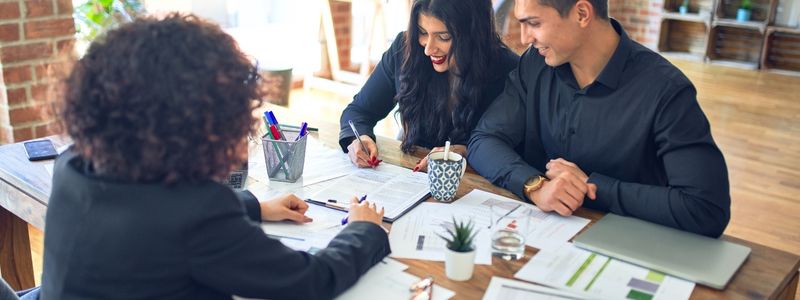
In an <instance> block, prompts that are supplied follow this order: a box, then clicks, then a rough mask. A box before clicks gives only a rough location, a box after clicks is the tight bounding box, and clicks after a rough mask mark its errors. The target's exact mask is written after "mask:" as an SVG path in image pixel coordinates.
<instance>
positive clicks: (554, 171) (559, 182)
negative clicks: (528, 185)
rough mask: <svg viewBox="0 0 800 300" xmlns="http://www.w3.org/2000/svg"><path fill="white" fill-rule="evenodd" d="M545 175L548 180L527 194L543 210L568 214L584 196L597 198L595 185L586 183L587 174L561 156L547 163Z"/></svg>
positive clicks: (581, 203) (577, 206)
mask: <svg viewBox="0 0 800 300" xmlns="http://www.w3.org/2000/svg"><path fill="white" fill-rule="evenodd" d="M545 176H547V178H549V179H550V181H547V182H545V183H544V184H543V185H542V188H540V189H538V190H536V191H533V192H531V193H530V194H529V195H528V198H530V199H531V201H533V203H535V204H536V206H538V207H539V208H540V209H541V210H543V211H556V212H558V213H559V214H560V215H562V216H569V215H572V213H573V212H574V211H575V210H577V209H578V208H580V207H581V205H583V199H584V197H589V199H592V200H594V199H596V198H597V185H595V184H594V183H588V182H587V180H588V179H589V176H586V173H584V172H583V170H581V169H580V168H579V167H578V166H577V165H576V164H574V163H572V162H569V161H567V160H564V159H562V158H559V159H556V160H551V161H550V162H549V163H547V173H545Z"/></svg>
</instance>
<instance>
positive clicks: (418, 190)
mask: <svg viewBox="0 0 800 300" xmlns="http://www.w3.org/2000/svg"><path fill="white" fill-rule="evenodd" d="M429 191H430V189H429V185H428V176H427V174H425V173H415V172H411V170H408V169H406V168H402V167H399V166H395V165H391V164H387V163H383V164H381V165H380V166H378V167H377V168H374V169H360V170H358V171H357V172H355V173H352V174H350V175H347V176H345V177H342V178H338V179H335V180H333V183H332V184H331V185H329V186H327V187H326V188H323V189H322V190H320V191H319V192H318V193H316V194H314V195H313V196H311V199H314V200H317V201H321V202H326V201H328V199H333V200H336V201H337V203H338V204H339V205H342V206H345V207H347V205H348V204H349V203H350V199H351V198H352V197H354V196H356V197H360V196H363V195H367V200H368V201H370V202H373V203H375V204H376V205H377V206H378V207H383V209H384V210H385V211H384V217H386V218H387V219H396V218H398V217H399V216H400V215H402V213H403V212H404V211H406V210H407V209H409V208H410V207H412V206H414V205H415V204H416V203H417V202H419V200H420V199H422V198H423V197H425V195H427V194H428V192H429Z"/></svg>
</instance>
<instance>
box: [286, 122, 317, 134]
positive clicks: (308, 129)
mask: <svg viewBox="0 0 800 300" xmlns="http://www.w3.org/2000/svg"><path fill="white" fill-rule="evenodd" d="M281 128H291V129H299V128H300V126H297V125H288V124H281ZM308 132H319V128H316V127H311V126H308V127H306V133H308Z"/></svg>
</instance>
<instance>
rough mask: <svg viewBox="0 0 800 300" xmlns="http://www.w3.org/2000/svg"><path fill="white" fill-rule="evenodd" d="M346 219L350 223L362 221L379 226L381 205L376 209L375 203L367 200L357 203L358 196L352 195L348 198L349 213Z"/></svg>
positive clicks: (381, 211)
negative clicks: (379, 208)
mask: <svg viewBox="0 0 800 300" xmlns="http://www.w3.org/2000/svg"><path fill="white" fill-rule="evenodd" d="M348 220H349V221H348V222H350V223H352V222H356V221H364V222H370V223H375V224H377V225H378V226H381V223H382V222H383V207H381V210H380V211H379V210H377V209H376V207H375V203H370V202H369V201H367V200H364V201H362V202H361V203H358V198H356V197H353V198H352V199H350V215H349V216H348Z"/></svg>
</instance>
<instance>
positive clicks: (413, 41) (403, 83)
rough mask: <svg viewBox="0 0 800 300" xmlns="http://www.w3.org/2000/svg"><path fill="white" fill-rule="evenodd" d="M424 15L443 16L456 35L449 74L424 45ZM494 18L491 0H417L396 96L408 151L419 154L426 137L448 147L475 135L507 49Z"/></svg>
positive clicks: (404, 144) (405, 147) (453, 37)
mask: <svg viewBox="0 0 800 300" xmlns="http://www.w3.org/2000/svg"><path fill="white" fill-rule="evenodd" d="M422 14H424V15H426V16H430V17H434V18H436V19H438V20H440V21H441V22H442V23H444V24H445V26H447V31H448V32H449V33H450V36H452V42H451V45H450V53H448V55H447V59H448V63H449V64H450V69H449V70H448V72H445V73H438V72H436V71H435V70H434V69H433V66H432V64H431V61H430V58H428V57H427V56H426V55H425V53H424V48H423V47H422V46H421V45H420V44H419V17H420V15H422ZM493 18H494V17H493V11H492V2H491V0H415V1H414V4H413V6H412V8H411V17H410V20H409V22H408V30H407V31H406V33H405V43H406V44H405V49H404V53H403V64H402V66H401V68H400V87H399V89H398V93H397V95H396V96H395V100H396V101H397V103H398V104H399V109H398V113H399V114H400V117H401V118H402V125H403V130H404V136H403V142H402V145H401V149H402V150H403V152H406V153H408V152H413V150H414V146H415V145H417V144H418V143H419V141H421V140H422V139H423V138H424V137H428V138H435V140H436V141H437V142H439V143H441V144H442V145H443V144H444V142H445V141H446V140H451V141H462V140H466V139H467V138H468V137H469V134H470V131H471V130H472V128H474V127H475V124H477V122H478V118H480V114H479V113H478V112H477V111H476V110H477V109H478V105H479V101H480V100H481V97H483V93H482V91H483V90H484V88H485V84H486V83H488V82H489V81H490V79H491V78H490V77H489V76H490V75H491V72H490V67H491V66H490V63H491V60H492V59H496V58H497V57H500V55H501V51H502V49H503V48H505V46H504V45H503V42H502V41H501V40H500V36H499V35H498V33H497V30H496V29H495V25H494V19H493Z"/></svg>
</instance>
